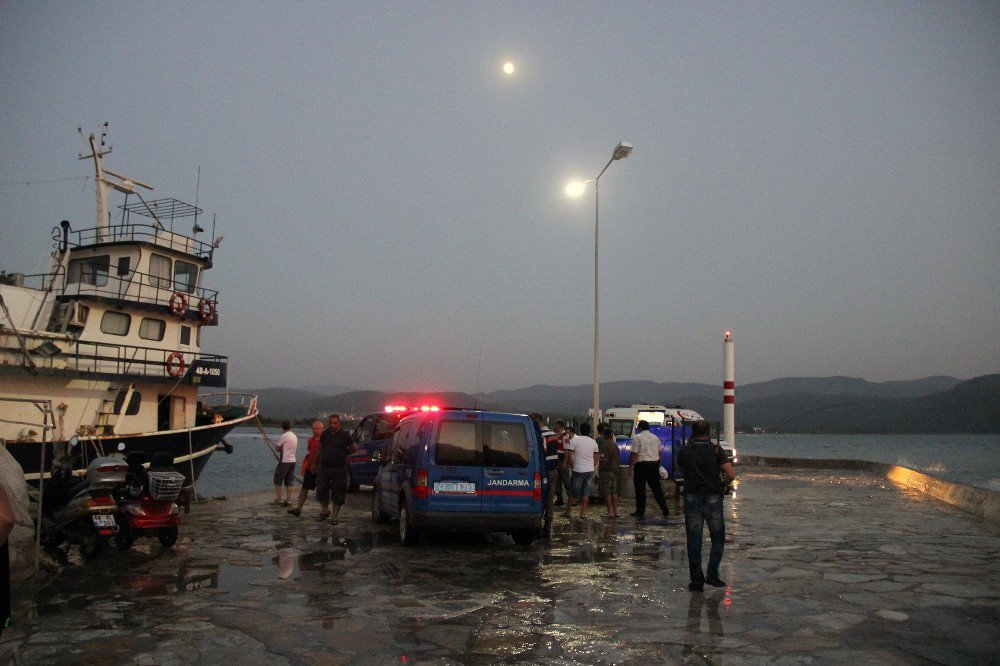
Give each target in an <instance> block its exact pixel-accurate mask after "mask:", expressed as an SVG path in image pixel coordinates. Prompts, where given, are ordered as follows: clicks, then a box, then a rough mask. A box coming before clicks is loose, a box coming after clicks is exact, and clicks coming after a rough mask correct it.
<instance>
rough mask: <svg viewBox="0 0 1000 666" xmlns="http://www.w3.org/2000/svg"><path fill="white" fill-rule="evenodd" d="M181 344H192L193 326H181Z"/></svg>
mask: <svg viewBox="0 0 1000 666" xmlns="http://www.w3.org/2000/svg"><path fill="white" fill-rule="evenodd" d="M181 344H182V345H190V344H191V327H190V326H181Z"/></svg>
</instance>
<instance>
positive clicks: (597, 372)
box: [566, 141, 632, 437]
mask: <svg viewBox="0 0 1000 666" xmlns="http://www.w3.org/2000/svg"><path fill="white" fill-rule="evenodd" d="M631 154H632V144H631V143H626V142H624V141H622V142H621V143H619V144H618V145H617V146H615V150H614V152H613V153H611V159H609V160H608V163H607V164H605V165H604V168H603V169H601V172H600V173H599V174H597V177H596V178H594V179H593V182H594V430H595V432H594V436H595V437H596V436H597V435H598V433H597V432H596V430H597V424H598V421H599V414H600V413H601V343H600V340H601V320H600V316H599V311H600V299H599V295H598V294H599V292H598V288H597V286H598V276H599V274H600V264H599V263H598V258H597V251H598V247H599V240H600V220H601V215H600V212H601V193H600V184H601V176H603V175H604V172H605V171H607V170H608V167H609V166H611V163H612V162H614V161H615V160H622V159H625V158H626V157H628V156H629V155H631ZM588 182H590V179H588V180H585V181H576V182H575V183H569V184H568V185H567V186H566V193H567V194H570V195H571V196H579V195H580V194H583V191H584V183H588Z"/></svg>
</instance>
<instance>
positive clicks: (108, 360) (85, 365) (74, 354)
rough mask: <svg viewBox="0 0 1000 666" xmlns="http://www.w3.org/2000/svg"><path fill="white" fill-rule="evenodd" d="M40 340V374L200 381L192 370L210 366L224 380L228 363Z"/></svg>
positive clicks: (191, 354)
mask: <svg viewBox="0 0 1000 666" xmlns="http://www.w3.org/2000/svg"><path fill="white" fill-rule="evenodd" d="M30 337H32V338H35V337H38V340H39V341H42V344H40V345H37V346H35V347H33V346H32V344H29V347H31V349H32V352H33V353H32V360H33V361H34V363H35V367H36V368H37V369H39V370H60V371H71V372H77V373H81V374H90V373H100V374H113V375H120V376H131V377H138V378H151V379H166V380H171V381H180V380H182V379H186V378H187V377H197V376H198V374H197V373H192V366H195V364H197V363H199V362H200V363H202V364H211V365H212V366H213V367H214V368H216V369H218V373H215V374H218V375H219V376H221V377H224V376H225V374H226V366H227V365H228V362H229V359H228V357H226V356H220V355H218V354H206V353H204V352H195V351H185V350H176V351H173V350H170V349H162V348H156V347H138V346H134V345H123V344H116V343H110V342H92V341H82V340H72V341H65V340H58V341H57V340H52V339H51V336H46V337H44V339H43V338H42V337H41V336H30Z"/></svg>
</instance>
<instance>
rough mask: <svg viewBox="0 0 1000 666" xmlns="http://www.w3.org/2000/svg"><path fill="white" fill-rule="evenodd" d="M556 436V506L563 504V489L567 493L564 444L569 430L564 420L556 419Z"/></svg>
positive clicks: (567, 479) (567, 473)
mask: <svg viewBox="0 0 1000 666" xmlns="http://www.w3.org/2000/svg"><path fill="white" fill-rule="evenodd" d="M555 430H556V437H558V438H559V443H558V447H557V449H556V453H557V454H558V456H559V464H558V465H557V469H558V471H559V482H558V483H557V484H556V504H555V505H556V506H562V505H563V504H565V502H564V501H563V490H565V491H566V494H567V495H569V471H568V470H567V469H566V444H567V443H568V442H569V439H570V437H569V432H567V430H566V422H565V421H563V420H562V419H559V420H558V421H556V428H555Z"/></svg>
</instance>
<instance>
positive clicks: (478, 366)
mask: <svg viewBox="0 0 1000 666" xmlns="http://www.w3.org/2000/svg"><path fill="white" fill-rule="evenodd" d="M485 342H486V330H485V329H483V336H482V337H481V338H479V361H478V362H477V363H476V392H475V393H473V394H472V410H473V411H475V410H477V409H479V371H480V370H482V368H483V344H484V343H485Z"/></svg>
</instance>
